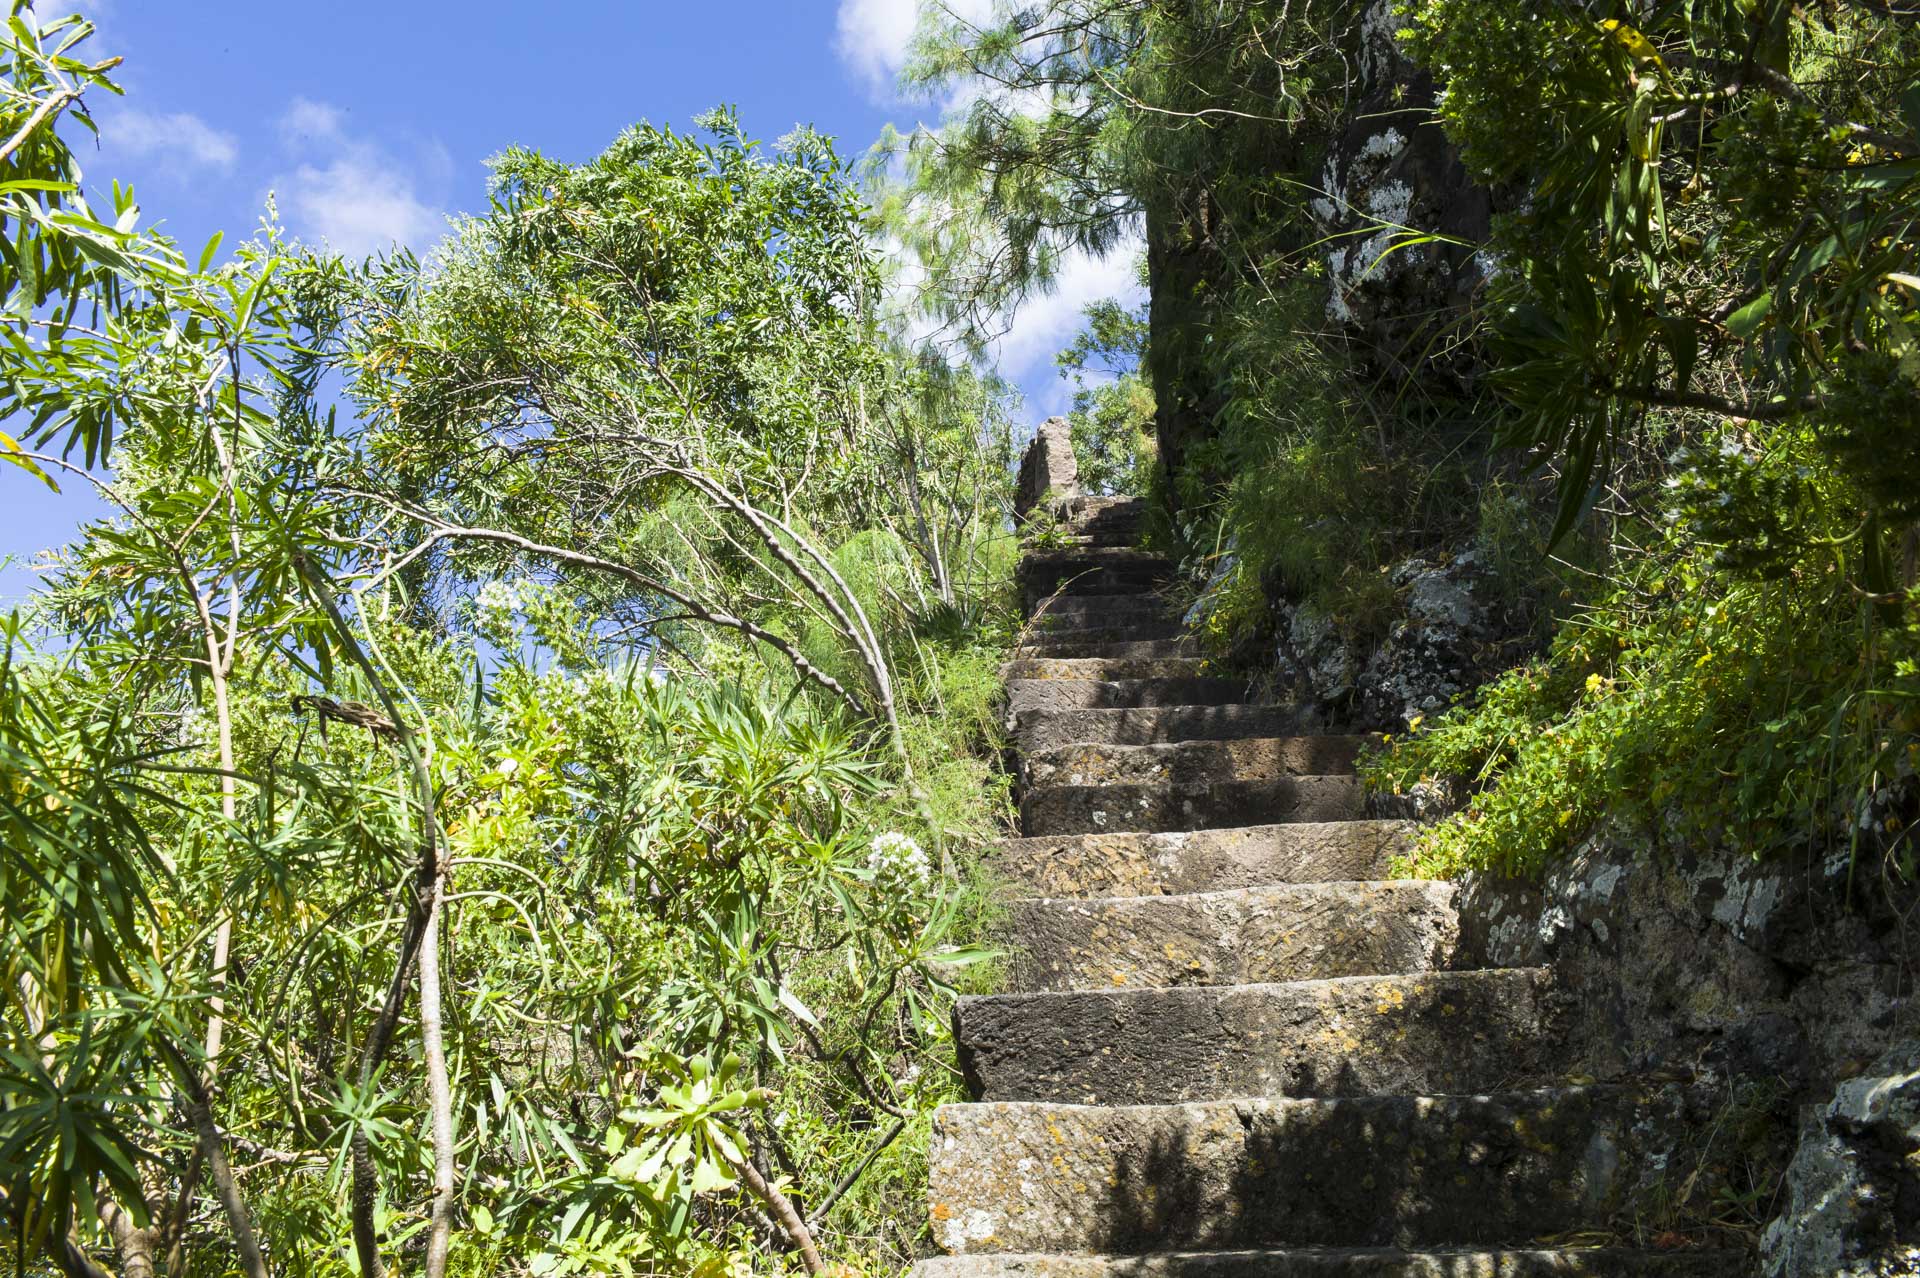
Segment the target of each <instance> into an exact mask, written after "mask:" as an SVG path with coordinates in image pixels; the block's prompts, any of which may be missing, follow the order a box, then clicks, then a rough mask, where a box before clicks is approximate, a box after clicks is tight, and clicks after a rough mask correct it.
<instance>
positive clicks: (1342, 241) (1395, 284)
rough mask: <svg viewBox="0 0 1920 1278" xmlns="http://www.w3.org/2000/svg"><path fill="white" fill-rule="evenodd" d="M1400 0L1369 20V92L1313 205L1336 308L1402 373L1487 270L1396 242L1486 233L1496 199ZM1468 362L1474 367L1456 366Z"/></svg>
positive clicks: (1334, 313) (1363, 74)
mask: <svg viewBox="0 0 1920 1278" xmlns="http://www.w3.org/2000/svg"><path fill="white" fill-rule="evenodd" d="M1397 8H1398V6H1397V5H1396V3H1395V0H1370V2H1369V3H1368V4H1367V6H1366V15H1365V17H1364V19H1363V20H1362V23H1361V32H1360V49H1359V58H1358V65H1357V67H1356V69H1357V71H1358V73H1359V74H1358V76H1357V83H1358V87H1359V95H1358V97H1357V99H1356V101H1355V102H1354V105H1353V110H1352V111H1351V112H1350V113H1349V116H1348V119H1349V120H1350V123H1349V125H1348V127H1347V129H1346V132H1345V133H1344V134H1343V135H1342V136H1341V137H1340V138H1339V139H1337V140H1336V142H1335V143H1334V146H1333V148H1332V150H1331V152H1330V153H1329V155H1328V157H1327V165H1326V172H1325V173H1324V174H1323V176H1322V179H1321V185H1322V187H1323V189H1324V191H1325V194H1324V195H1323V196H1321V197H1319V198H1317V199H1315V200H1314V202H1313V206H1312V207H1313V212H1314V216H1315V220H1316V222H1317V223H1318V224H1319V228H1320V230H1321V232H1322V233H1323V234H1325V235H1327V236H1329V237H1330V242H1331V243H1332V244H1333V245H1334V247H1333V248H1332V249H1331V251H1330V252H1329V253H1328V255H1327V278H1328V281H1329V285H1330V287H1329V290H1328V296H1327V314H1328V316H1329V317H1330V318H1331V319H1333V320H1334V321H1335V322H1337V323H1339V324H1341V325H1342V326H1344V327H1345V328H1347V329H1348V331H1349V332H1351V333H1353V334H1355V335H1356V336H1357V337H1359V338H1360V339H1361V349H1362V350H1363V351H1365V352H1367V354H1368V356H1369V362H1371V363H1372V364H1373V365H1374V366H1375V367H1377V368H1382V369H1393V370H1404V369H1406V368H1407V367H1409V366H1411V365H1412V364H1415V363H1419V362H1420V361H1421V360H1422V358H1423V356H1424V357H1425V358H1426V359H1427V361H1428V362H1427V363H1426V364H1425V365H1424V367H1425V368H1426V370H1427V371H1428V372H1429V373H1431V372H1432V371H1433V364H1432V355H1431V351H1430V349H1429V348H1430V346H1431V344H1432V343H1431V338H1432V337H1433V329H1434V325H1435V324H1437V323H1447V322H1450V320H1451V318H1452V317H1453V316H1455V315H1458V314H1459V313H1460V311H1461V310H1462V309H1463V307H1464V306H1465V304H1466V303H1467V302H1468V301H1469V299H1470V298H1471V296H1472V294H1473V292H1474V290H1475V289H1476V288H1478V287H1479V286H1480V285H1481V284H1482V283H1483V282H1484V281H1485V279H1486V273H1485V270H1484V267H1483V266H1482V265H1481V260H1480V259H1479V258H1477V257H1476V256H1475V254H1474V252H1473V250H1472V249H1471V248H1465V247H1461V246H1459V245H1456V244H1449V243H1445V242H1442V241H1434V242H1429V243H1425V244H1415V245H1409V246H1407V247H1405V248H1400V249H1395V248H1394V245H1395V244H1396V243H1399V242H1401V241H1403V240H1405V239H1406V238H1408V236H1409V234H1411V233H1414V232H1422V233H1425V232H1437V233H1439V234H1440V235H1443V236H1446V237H1449V238H1451V239H1455V240H1464V241H1466V243H1467V244H1469V245H1472V244H1479V243H1482V242H1483V241H1485V239H1486V238H1487V235H1488V233H1489V231H1490V230H1491V219H1492V215H1493V197H1492V195H1491V193H1490V192H1488V191H1487V190H1486V189H1485V188H1483V187H1479V186H1476V185H1475V184H1474V183H1473V182H1472V181H1471V180H1470V179H1469V178H1468V176H1467V171H1466V169H1465V167H1464V166H1463V165H1462V164H1461V163H1460V157H1459V153H1458V152H1457V150H1456V149H1455V148H1454V147H1453V146H1452V144H1451V143H1449V142H1448V141H1447V139H1446V135H1445V134H1444V133H1443V132H1442V130H1441V127H1440V122H1439V120H1438V119H1437V118H1436V115H1435V111H1434V106H1435V101H1434V83H1433V77H1432V76H1430V75H1429V74H1427V73H1426V72H1424V71H1421V70H1419V69H1418V68H1416V67H1415V66H1414V65H1413V64H1412V63H1411V62H1409V61H1408V60H1407V59H1406V58H1405V57H1404V56H1403V55H1402V54H1401V53H1400V50H1399V48H1398V47H1397V44H1396V41H1395V39H1394V32H1395V31H1396V30H1397V29H1398V28H1399V27H1400V25H1401V24H1402V21H1403V19H1402V18H1401V17H1400V16H1399V14H1398V12H1397ZM1457 371H1462V372H1464V370H1457Z"/></svg>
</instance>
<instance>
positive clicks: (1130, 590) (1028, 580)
mask: <svg viewBox="0 0 1920 1278" xmlns="http://www.w3.org/2000/svg"><path fill="white" fill-rule="evenodd" d="M1169 576H1171V573H1170V571H1169V570H1166V569H1161V568H1149V567H1146V566H1144V565H1131V564H1130V565H1125V566H1113V567H1107V566H1103V565H1100V564H1097V563H1094V564H1084V563H1060V564H1055V565H1052V566H1042V565H1038V564H1023V565H1022V566H1021V568H1020V571H1019V574H1018V581H1019V586H1020V600H1021V603H1022V604H1024V605H1025V607H1026V609H1027V611H1028V612H1032V611H1033V610H1034V608H1035V607H1037V606H1038V605H1039V604H1040V603H1041V601H1043V600H1045V599H1048V598H1052V597H1054V596H1060V597H1066V598H1071V597H1073V596H1076V595H1091V596H1099V597H1104V596H1107V595H1125V594H1139V595H1149V594H1151V593H1152V592H1153V591H1154V590H1155V589H1156V588H1157V587H1159V586H1160V585H1162V584H1164V583H1165V582H1166V580H1167V579H1168V577H1169Z"/></svg>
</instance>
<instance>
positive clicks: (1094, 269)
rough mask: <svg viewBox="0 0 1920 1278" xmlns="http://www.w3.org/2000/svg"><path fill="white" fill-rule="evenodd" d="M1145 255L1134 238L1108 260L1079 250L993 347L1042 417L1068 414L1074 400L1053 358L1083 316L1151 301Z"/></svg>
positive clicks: (1002, 371) (1003, 373) (1003, 369)
mask: <svg viewBox="0 0 1920 1278" xmlns="http://www.w3.org/2000/svg"><path fill="white" fill-rule="evenodd" d="M1143 251H1144V242H1143V241H1141V240H1140V239H1139V238H1138V237H1137V236H1130V237H1128V238H1127V239H1125V240H1123V241H1122V242H1121V243H1119V244H1116V245H1114V246H1113V247H1112V248H1111V249H1109V250H1108V251H1107V253H1106V255H1105V256H1103V257H1093V256H1091V255H1089V254H1087V253H1084V252H1081V251H1079V250H1074V251H1072V252H1070V253H1066V254H1063V255H1062V257H1061V260H1060V268H1059V271H1058V273H1057V274H1056V275H1055V277H1054V285H1053V289H1052V291H1051V292H1047V293H1041V294H1036V295H1035V296H1033V297H1030V298H1028V299H1027V302H1026V304H1025V305H1024V306H1022V307H1020V309H1019V310H1017V311H1016V312H1014V315H1013V319H1012V322H1011V323H1010V324H1009V325H1008V326H1007V331H1006V332H1005V333H1003V334H1002V335H1001V336H1000V338H999V340H997V341H996V342H995V343H994V344H993V354H994V359H995V362H996V363H997V364H998V365H999V368H1000V374H1001V376H1003V377H1005V378H1007V379H1008V380H1010V381H1012V382H1015V383H1016V384H1018V385H1019V386H1020V388H1021V389H1022V390H1024V391H1025V392H1026V394H1027V399H1028V402H1029V404H1030V405H1031V406H1032V408H1033V409H1034V411H1035V413H1036V414H1037V415H1040V416H1045V415H1048V414H1051V413H1056V412H1064V411H1065V410H1066V406H1067V403H1068V401H1069V400H1070V399H1071V393H1070V391H1069V389H1068V388H1067V386H1066V383H1065V382H1063V381H1062V380H1061V379H1060V376H1059V373H1058V371H1057V370H1056V369H1055V368H1054V366H1053V357H1054V356H1055V355H1056V354H1058V353H1059V352H1060V351H1061V350H1062V349H1063V348H1065V347H1066V346H1067V344H1068V343H1070V342H1071V341H1072V340H1073V336H1074V334H1075V333H1077V332H1079V331H1080V325H1081V322H1082V314H1081V313H1082V312H1083V311H1085V310H1086V308H1087V307H1088V306H1089V305H1090V304H1092V303H1094V302H1098V301H1100V300H1102V299H1104V298H1109V297H1113V298H1118V299H1120V300H1121V301H1122V302H1125V303H1128V304H1133V303H1137V302H1139V301H1140V300H1141V299H1143V298H1144V297H1145V296H1146V291H1145V290H1144V289H1142V288H1141V287H1140V278H1139V261H1140V254H1141V253H1142V252H1143Z"/></svg>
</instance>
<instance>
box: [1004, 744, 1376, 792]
mask: <svg viewBox="0 0 1920 1278" xmlns="http://www.w3.org/2000/svg"><path fill="white" fill-rule="evenodd" d="M1365 741H1366V738H1364V737H1355V736H1331V735H1314V736H1304V737H1241V738H1238V739H1237V740H1231V741H1179V742H1174V743H1170V744H1167V745H1138V746H1121V745H1103V744H1096V743H1092V742H1081V743H1079V744H1077V745H1069V746H1051V747H1049V748H1047V749H1045V750H1033V751H1029V752H1028V753H1027V754H1026V755H1024V756H1023V757H1022V758H1021V760H1020V774H1021V781H1022V783H1023V784H1025V785H1105V784H1107V783H1108V782H1112V781H1127V782H1134V783H1139V784H1146V783H1151V782H1156V781H1165V782H1173V783H1177V784H1182V785H1206V784H1208V783H1209V782H1214V781H1271V780H1273V779H1274V778H1276V777H1301V776H1309V777H1310V776H1330V775H1334V774H1338V773H1343V772H1352V771H1353V766H1354V760H1355V759H1356V758H1357V757H1358V755H1359V753H1360V747H1361V746H1362V745H1363V744H1364V743H1365Z"/></svg>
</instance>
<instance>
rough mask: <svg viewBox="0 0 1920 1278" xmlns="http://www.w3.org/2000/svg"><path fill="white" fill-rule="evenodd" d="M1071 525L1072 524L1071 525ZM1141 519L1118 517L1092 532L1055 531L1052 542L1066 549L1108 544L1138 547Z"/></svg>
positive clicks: (1123, 548)
mask: <svg viewBox="0 0 1920 1278" xmlns="http://www.w3.org/2000/svg"><path fill="white" fill-rule="evenodd" d="M1069 527H1071V525H1069ZM1140 527H1141V521H1139V520H1137V519H1116V520H1114V521H1113V522H1111V523H1107V524H1102V525H1100V526H1098V527H1097V528H1095V529H1094V531H1092V532H1080V533H1076V532H1067V533H1055V534H1054V536H1053V538H1052V542H1051V544H1053V545H1057V546H1059V547H1060V548H1062V549H1065V550H1078V549H1081V548H1082V547H1089V546H1091V547H1094V548H1101V549H1103V548H1105V547H1108V546H1112V547H1115V548H1116V549H1122V550H1135V549H1138V543H1139V541H1140Z"/></svg>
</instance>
